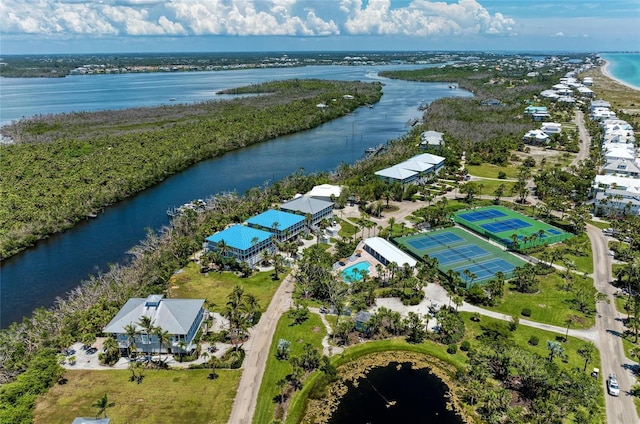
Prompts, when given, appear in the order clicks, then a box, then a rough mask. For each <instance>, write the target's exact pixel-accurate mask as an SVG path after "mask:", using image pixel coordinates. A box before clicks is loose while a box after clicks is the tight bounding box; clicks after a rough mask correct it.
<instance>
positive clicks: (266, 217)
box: [247, 209, 304, 231]
mask: <svg viewBox="0 0 640 424" xmlns="http://www.w3.org/2000/svg"><path fill="white" fill-rule="evenodd" d="M300 221H304V217H303V216H300V215H296V214H293V213H289V212H284V211H278V210H275V209H269V210H267V211H264V212H262V213H261V214H259V215H256V216H254V217H251V218H249V219H248V220H247V222H248V223H249V224H252V225H259V226H260V227H264V228H273V226H274V224H278V226H277V228H276V229H277V230H279V231H286V230H287V229H288V228H291V227H293V226H294V225H296V224H297V223H299V222H300Z"/></svg>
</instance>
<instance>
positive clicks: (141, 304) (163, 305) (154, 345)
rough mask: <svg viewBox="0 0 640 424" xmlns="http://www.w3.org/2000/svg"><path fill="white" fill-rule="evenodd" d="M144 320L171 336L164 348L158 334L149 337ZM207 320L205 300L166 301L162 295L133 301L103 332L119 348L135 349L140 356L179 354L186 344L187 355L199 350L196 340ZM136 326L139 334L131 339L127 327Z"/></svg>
mask: <svg viewBox="0 0 640 424" xmlns="http://www.w3.org/2000/svg"><path fill="white" fill-rule="evenodd" d="M142 317H148V318H149V319H150V320H151V323H152V324H153V326H154V327H160V328H161V329H163V330H165V331H167V332H168V333H169V335H170V337H169V340H168V341H167V343H166V344H164V345H162V346H161V345H160V343H159V342H158V338H157V337H156V336H155V335H154V334H147V332H146V329H145V328H143V327H142V326H141V325H140V321H141V319H142ZM203 319H204V299H165V298H164V297H163V295H161V294H154V295H150V296H148V297H146V298H143V297H135V298H131V299H129V300H128V301H127V303H125V304H124V306H123V307H122V309H120V311H119V312H118V313H117V314H116V316H115V317H114V318H113V319H112V320H111V321H110V322H109V324H107V326H106V327H104V329H103V330H102V331H103V333H105V334H110V335H113V336H114V337H115V338H116V340H117V342H118V347H119V348H120V349H121V350H122V351H123V352H126V351H128V350H129V349H130V348H133V346H135V350H136V351H137V352H144V353H160V352H162V353H178V352H180V351H181V346H182V345H183V344H184V350H183V351H184V352H191V351H193V350H194V349H195V348H196V342H195V341H194V337H195V336H196V333H197V332H198V329H199V328H200V326H201V325H202V322H203ZM130 324H132V325H134V326H135V328H136V330H137V331H138V334H137V335H136V336H135V337H134V338H131V337H130V336H129V335H127V330H126V327H127V326H129V325H130Z"/></svg>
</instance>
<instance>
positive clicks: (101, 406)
mask: <svg viewBox="0 0 640 424" xmlns="http://www.w3.org/2000/svg"><path fill="white" fill-rule="evenodd" d="M91 406H92V407H94V408H97V409H98V413H97V414H96V419H98V418H100V415H102V414H104V417H105V418H107V408H113V407H114V406H116V404H115V403H114V402H109V398H108V397H107V394H106V393H105V394H104V396H102V397H101V398H100V399H98V400H97V401H96V402H95V403H94V404H93V405H91Z"/></svg>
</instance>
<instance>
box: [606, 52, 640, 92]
mask: <svg viewBox="0 0 640 424" xmlns="http://www.w3.org/2000/svg"><path fill="white" fill-rule="evenodd" d="M600 56H601V57H602V58H603V59H604V60H606V61H607V62H609V67H608V71H609V73H610V74H611V76H612V77H614V78H616V79H618V80H620V81H622V82H624V83H626V84H628V85H632V86H634V87H636V88H637V89H638V90H640V53H607V54H601V55H600Z"/></svg>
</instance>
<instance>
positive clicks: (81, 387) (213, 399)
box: [34, 370, 241, 424]
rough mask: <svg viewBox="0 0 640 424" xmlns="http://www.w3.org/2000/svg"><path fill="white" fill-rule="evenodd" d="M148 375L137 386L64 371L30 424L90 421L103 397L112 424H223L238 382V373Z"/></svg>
mask: <svg viewBox="0 0 640 424" xmlns="http://www.w3.org/2000/svg"><path fill="white" fill-rule="evenodd" d="M217 372H218V374H219V377H218V379H216V380H209V379H207V375H208V374H209V371H208V370H169V371H160V370H148V371H146V373H145V376H144V379H143V380H142V383H141V384H137V383H135V382H130V381H129V376H130V375H131V372H130V371H128V370H108V371H103V370H100V371H67V372H66V374H65V377H66V378H67V379H68V381H67V383H66V384H64V385H55V386H54V387H53V388H51V390H49V391H48V392H47V394H46V395H44V396H42V397H41V398H40V399H39V400H38V402H37V406H36V410H35V419H34V423H36V424H38V423H42V424H58V423H60V424H69V423H70V422H72V421H73V419H74V418H75V417H95V415H96V413H97V410H96V408H93V407H91V405H92V404H93V403H95V402H96V401H97V400H99V399H100V398H101V397H102V396H104V395H105V394H106V395H107V396H108V398H109V402H114V403H115V406H114V407H112V408H108V410H107V415H108V416H109V418H111V422H112V423H136V424H156V423H171V422H174V423H216V424H218V423H219V424H223V423H226V422H227V420H228V419H229V415H230V414H231V407H232V405H233V400H234V397H235V394H236V390H237V387H238V383H239V382H240V375H241V373H240V371H239V370H218V371H217Z"/></svg>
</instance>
